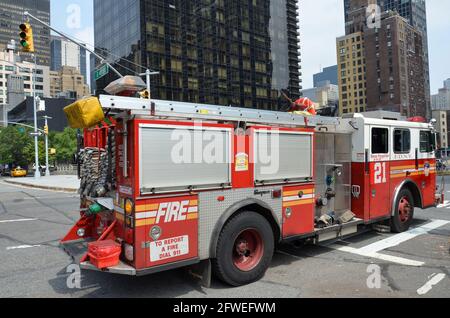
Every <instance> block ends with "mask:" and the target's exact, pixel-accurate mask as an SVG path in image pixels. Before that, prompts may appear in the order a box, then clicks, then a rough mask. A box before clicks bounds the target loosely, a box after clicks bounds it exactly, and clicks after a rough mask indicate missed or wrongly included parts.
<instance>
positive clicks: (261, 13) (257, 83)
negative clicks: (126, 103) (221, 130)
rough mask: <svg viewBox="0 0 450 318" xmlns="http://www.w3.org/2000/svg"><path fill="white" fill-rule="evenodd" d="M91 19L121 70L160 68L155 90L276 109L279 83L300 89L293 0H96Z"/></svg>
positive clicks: (280, 103)
mask: <svg viewBox="0 0 450 318" xmlns="http://www.w3.org/2000/svg"><path fill="white" fill-rule="evenodd" d="M94 19H95V45H96V47H97V49H98V50H99V52H100V53H103V54H104V55H105V56H108V57H109V59H110V60H113V61H115V64H116V66H118V69H119V71H120V72H121V73H123V74H132V73H133V72H137V73H141V72H144V69H142V68H139V67H138V66H137V65H135V64H141V65H144V66H145V67H149V68H151V69H153V70H157V71H160V75H158V76H154V77H153V79H152V88H153V91H152V97H153V98H156V99H168V100H175V101H188V102H199V103H209V104H219V105H232V106H240V107H253V108H260V109H274V110H276V109H280V108H283V107H286V101H284V100H283V98H282V97H281V94H280V92H281V91H285V92H286V93H287V94H288V95H290V96H291V97H292V98H293V99H295V98H298V97H299V96H300V90H301V85H300V83H301V79H300V75H301V73H300V53H299V49H300V45H299V33H298V23H299V19H298V5H297V1H296V0H272V1H271V0H141V1H139V0H126V1H123V0H122V1H119V0H111V1H102V0H94ZM123 58H125V59H126V60H125V59H123ZM112 79H114V74H109V75H108V76H106V77H104V78H102V79H100V80H98V81H97V83H96V84H97V88H98V90H97V92H101V88H104V87H105V86H106V85H107V83H108V82H110V81H111V80H112ZM99 89H100V90H99Z"/></svg>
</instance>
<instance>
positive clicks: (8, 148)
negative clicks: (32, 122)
mask: <svg viewBox="0 0 450 318" xmlns="http://www.w3.org/2000/svg"><path fill="white" fill-rule="evenodd" d="M32 131H33V130H32V129H30V128H26V127H21V126H8V127H7V128H2V129H0V164H14V165H20V166H27V165H30V166H31V165H32V164H33V163H34V137H33V136H31V135H30V133H31V132H32ZM44 140H45V139H44V136H41V137H39V161H40V164H41V165H44V164H45V141H44ZM49 148H55V149H56V155H54V156H51V155H50V161H51V162H54V161H56V162H60V163H69V162H71V161H72V157H73V155H74V154H75V152H76V150H77V132H76V130H75V129H71V128H66V129H65V130H64V131H63V132H54V131H52V132H50V134H49Z"/></svg>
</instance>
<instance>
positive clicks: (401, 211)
mask: <svg viewBox="0 0 450 318" xmlns="http://www.w3.org/2000/svg"><path fill="white" fill-rule="evenodd" d="M413 219H414V197H413V195H412V194H411V191H409V190H408V189H402V190H401V191H400V193H399V194H398V198H397V201H396V202H395V211H394V215H393V216H392V219H391V231H392V232H394V233H402V232H406V231H408V230H409V228H410V227H411V224H412V221H413Z"/></svg>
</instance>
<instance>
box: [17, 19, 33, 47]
mask: <svg viewBox="0 0 450 318" xmlns="http://www.w3.org/2000/svg"><path fill="white" fill-rule="evenodd" d="M20 46H21V47H22V51H23V52H29V53H34V40H33V28H32V27H31V25H30V24H29V23H28V22H27V23H22V24H21V25H20Z"/></svg>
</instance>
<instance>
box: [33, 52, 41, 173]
mask: <svg viewBox="0 0 450 318" xmlns="http://www.w3.org/2000/svg"><path fill="white" fill-rule="evenodd" d="M33 57H34V70H33V112H34V165H35V168H34V177H35V178H36V179H39V178H40V177H41V172H40V171H39V130H38V122H37V103H36V73H37V58H36V54H33Z"/></svg>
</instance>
